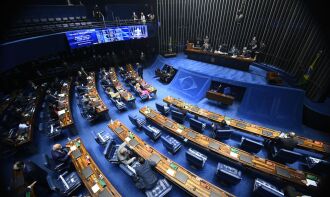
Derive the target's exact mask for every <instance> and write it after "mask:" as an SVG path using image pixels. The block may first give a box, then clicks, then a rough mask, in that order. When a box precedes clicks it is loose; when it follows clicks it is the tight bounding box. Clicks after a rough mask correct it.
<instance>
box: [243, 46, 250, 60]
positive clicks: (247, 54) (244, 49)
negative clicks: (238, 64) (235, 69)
mask: <svg viewBox="0 0 330 197" xmlns="http://www.w3.org/2000/svg"><path fill="white" fill-rule="evenodd" d="M241 56H242V57H245V58H249V57H251V54H250V52H249V51H248V50H247V47H243V50H242V54H241Z"/></svg>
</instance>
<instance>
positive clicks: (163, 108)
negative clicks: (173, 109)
mask: <svg viewBox="0 0 330 197" xmlns="http://www.w3.org/2000/svg"><path fill="white" fill-rule="evenodd" d="M156 109H157V110H158V111H159V112H160V113H162V114H163V115H164V116H166V115H167V114H168V113H169V112H170V108H169V107H167V106H166V105H163V104H160V103H156Z"/></svg>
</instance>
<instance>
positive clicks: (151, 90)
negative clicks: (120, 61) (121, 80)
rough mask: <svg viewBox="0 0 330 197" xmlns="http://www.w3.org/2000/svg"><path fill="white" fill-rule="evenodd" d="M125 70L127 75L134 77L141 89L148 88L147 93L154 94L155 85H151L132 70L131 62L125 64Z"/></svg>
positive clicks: (155, 90)
mask: <svg viewBox="0 0 330 197" xmlns="http://www.w3.org/2000/svg"><path fill="white" fill-rule="evenodd" d="M126 71H127V73H128V75H129V76H130V77H131V78H133V79H135V80H136V81H137V82H138V83H139V84H140V85H141V87H142V88H143V89H146V90H148V92H149V93H153V94H156V92H157V89H156V88H155V87H153V86H152V85H150V84H148V83H147V82H146V81H144V80H143V79H142V78H141V77H140V76H139V75H138V74H137V73H136V71H135V70H134V68H133V66H132V65H131V64H127V65H126Z"/></svg>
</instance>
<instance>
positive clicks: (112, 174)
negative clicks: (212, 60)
mask: <svg viewBox="0 0 330 197" xmlns="http://www.w3.org/2000/svg"><path fill="white" fill-rule="evenodd" d="M165 61H166V62H168V63H169V64H171V65H177V66H176V68H179V70H181V69H183V67H185V69H184V71H183V72H185V73H187V72H188V71H187V70H189V69H193V68H192V67H194V68H195V69H198V68H199V69H200V70H202V68H203V67H204V66H208V65H209V64H205V63H200V64H198V62H194V66H192V67H189V68H188V67H186V66H189V65H188V64H182V65H180V64H181V63H183V62H185V61H188V62H193V61H192V60H185V59H184V58H183V57H178V58H169V59H166V60H165V59H163V58H161V57H158V59H157V60H156V62H155V63H154V64H153V65H152V66H150V67H149V68H147V69H145V71H144V72H145V74H144V77H145V80H146V81H147V82H149V83H150V84H152V85H153V86H155V87H156V88H157V89H158V91H157V98H155V99H153V100H150V101H147V102H145V103H142V102H141V100H140V99H139V98H137V101H136V108H135V109H133V108H129V110H128V111H126V112H122V113H120V112H118V111H117V109H116V108H115V106H114V105H113V104H112V103H111V102H110V100H109V99H108V98H107V96H106V94H105V93H104V91H103V90H102V88H101V86H100V84H99V82H98V91H99V94H100V96H101V98H102V100H103V101H104V102H105V104H106V105H107V106H108V108H109V116H110V117H111V119H113V120H116V119H119V120H120V121H122V122H123V123H124V124H125V125H126V126H127V127H128V128H130V129H131V130H132V131H133V132H134V133H135V134H137V135H138V136H139V137H140V138H142V139H143V140H145V141H146V142H147V143H149V144H150V145H151V146H153V147H154V148H156V149H157V150H158V151H160V152H161V153H163V154H164V155H166V156H167V157H169V158H170V159H172V160H173V161H175V162H177V163H179V164H180V165H182V166H184V167H185V168H187V169H188V170H190V171H192V172H193V173H195V174H197V175H198V176H200V177H202V178H203V179H205V180H207V181H209V182H211V183H213V184H215V185H216V186H218V187H220V188H223V189H225V190H226V191H228V192H231V193H233V194H235V195H237V196H252V189H253V181H254V179H255V178H256V177H261V178H263V179H266V180H267V181H269V182H271V183H273V184H276V185H277V186H279V187H280V188H281V187H284V186H285V185H284V184H285V183H283V182H280V181H276V180H275V179H273V177H264V176H263V175H261V174H257V173H255V172H252V171H250V170H247V169H244V168H241V170H242V173H243V179H242V181H241V182H240V183H239V184H237V185H226V184H224V183H222V182H220V181H219V180H217V178H216V177H215V170H216V166H217V162H219V161H222V162H227V161H224V160H223V159H222V158H220V157H218V156H215V155H212V154H209V153H208V152H205V151H204V150H200V151H201V152H203V153H204V154H206V155H207V156H208V160H207V162H206V164H205V166H204V168H203V169H196V168H194V167H193V166H191V165H190V164H189V163H188V162H187V161H186V159H185V151H186V150H187V149H188V148H189V147H193V148H196V147H194V146H193V145H191V144H184V145H183V147H182V149H181V150H180V151H179V152H178V153H177V154H175V155H172V154H170V153H168V152H167V151H166V149H165V148H164V147H163V145H162V143H161V141H160V140H158V141H157V142H153V141H151V140H150V139H149V138H148V137H147V136H146V135H145V134H144V133H143V132H141V131H138V130H136V129H135V128H134V126H133V125H132V124H131V123H130V121H129V120H128V115H129V114H132V115H134V114H136V115H139V116H141V115H140V114H139V112H138V110H139V109H140V108H141V107H143V106H145V105H147V106H150V107H152V108H155V102H160V103H161V102H162V99H163V98H164V97H165V96H167V95H171V96H173V97H178V98H182V99H184V100H185V101H187V102H189V103H194V104H196V105H198V106H200V107H202V108H206V109H208V110H210V111H214V112H218V113H221V114H224V115H226V116H230V117H236V118H244V117H241V116H240V113H237V110H238V109H239V108H240V105H242V104H240V103H238V102H234V104H233V105H232V106H229V107H222V106H219V105H217V104H214V103H213V102H209V101H208V100H207V99H201V98H199V99H198V100H196V99H195V98H194V97H191V96H182V93H178V92H177V90H175V89H172V88H169V87H170V86H173V84H170V85H163V84H162V83H160V82H159V81H158V80H156V79H155V78H154V70H155V69H156V68H159V67H161V66H162V65H163V63H164V62H165ZM190 66H191V65H190ZM210 69H211V68H210ZM221 69H224V70H227V69H228V68H221ZM204 70H206V69H204ZM224 70H223V71H224ZM229 70H231V69H229ZM229 70H228V72H229V73H232V75H227V74H226V73H218V74H219V76H220V75H221V76H222V75H223V76H225V77H226V79H228V80H231V81H234V80H236V79H240V80H241V82H243V81H254V82H256V84H259V85H260V84H263V85H264V84H265V81H264V78H261V77H259V76H254V77H253V76H249V75H251V74H250V73H246V72H245V73H244V72H243V74H242V73H241V74H240V72H241V71H236V70H235V71H229ZM207 72H209V73H210V74H211V75H213V74H217V73H215V72H211V71H207ZM255 72H257V73H259V74H260V72H261V71H260V70H256V71H255ZM234 73H236V74H234ZM252 75H253V74H252ZM247 76H249V77H247ZM245 77H246V78H245ZM211 78H212V77H211ZM241 78H242V79H241ZM244 78H245V79H244ZM120 80H121V79H120ZM203 82H204V84H207V83H208V82H207V80H204V79H203ZM250 85H251V84H250ZM254 85H255V84H254ZM251 86H253V85H251ZM127 88H128V87H127ZM128 89H129V88H128ZM203 91H204V90H203ZM196 94H199V93H198V92H196ZM72 97H73V99H72V102H71V104H72V108H71V109H72V113H73V118H74V123H75V124H74V125H75V130H76V132H74V131H66V132H65V135H64V136H63V137H62V138H59V139H56V140H49V139H48V138H47V137H46V136H45V134H44V133H42V132H38V131H36V132H35V136H34V141H33V145H34V146H35V147H34V150H31V151H29V150H21V151H20V152H18V153H16V154H15V156H10V157H8V159H7V160H6V162H5V163H3V162H2V164H1V165H2V166H1V174H3V176H2V179H5V180H7V182H6V183H7V184H9V181H8V180H9V177H10V176H11V174H10V173H11V171H10V170H9V169H11V166H12V164H13V163H14V161H16V160H19V159H24V160H26V159H30V160H33V161H35V162H37V163H39V164H40V165H42V163H43V162H42V158H41V153H48V154H49V153H50V150H51V146H52V144H54V143H62V144H65V143H66V142H67V141H68V138H70V139H74V138H76V137H78V136H79V137H81V139H82V141H83V142H84V144H85V146H86V148H87V150H88V152H89V153H90V154H91V156H92V158H93V159H94V161H95V162H96V163H97V165H98V166H99V167H100V169H101V170H102V172H103V173H104V174H105V175H106V177H107V178H108V179H109V180H110V182H112V183H113V185H114V186H115V187H116V188H117V190H118V191H119V192H120V193H121V194H122V195H123V196H137V197H138V196H144V194H143V192H141V191H139V190H138V189H136V188H135V186H134V184H133V182H132V180H131V179H130V178H129V177H128V176H127V175H126V174H124V173H123V172H122V170H120V168H119V167H118V166H116V165H115V164H110V163H109V162H108V161H107V160H106V159H105V158H104V157H103V155H102V151H103V147H101V146H100V145H98V144H97V143H96V142H95V140H94V138H93V135H92V131H100V130H107V129H108V127H107V124H108V122H109V120H106V119H104V120H101V121H99V122H97V123H95V124H89V123H88V122H87V121H85V120H84V119H83V118H82V117H81V115H80V111H79V108H78V106H77V101H76V99H75V98H74V96H72ZM251 98H252V97H251ZM255 99H256V101H255V103H257V101H258V99H262V98H260V97H256V98H255ZM244 102H245V101H244V100H243V101H242V103H244ZM292 102H293V100H290V103H292ZM264 104H267V103H264ZM279 106H281V104H279ZM254 107H256V108H259V107H262V108H265V109H263V110H266V111H267V110H268V109H267V108H268V106H265V105H264V106H254ZM295 107H296V108H298V107H299V106H295ZM251 109H252V108H251ZM260 110H262V109H260ZM272 110H274V109H273V108H272ZM297 110H299V109H297ZM279 111H280V115H284V113H287V112H288V111H287V110H285V109H281V108H279ZM258 113H262V111H261V112H260V111H258ZM267 113H272V111H271V110H270V111H267ZM297 113H298V112H297ZM276 115H278V114H276ZM291 115H292V114H291ZM281 118H282V117H281ZM41 121H42V119H39V118H37V124H39V122H41ZM203 121H205V122H206V123H207V124H208V129H206V131H204V134H205V135H208V136H211V132H210V130H209V124H210V123H209V122H208V121H206V120H203ZM254 122H256V123H258V124H262V125H264V126H266V127H273V128H274V127H275V128H278V129H284V130H290V129H291V128H290V127H284V126H283V125H282V126H281V125H278V124H277V126H274V124H271V123H268V122H266V123H265V122H263V121H261V119H256V120H254ZM297 124H298V123H297ZM185 125H186V126H189V124H188V123H187V121H186V122H185ZM300 126H301V124H300ZM296 132H297V134H299V135H304V136H307V137H311V138H313V139H319V140H323V141H327V142H329V141H330V136H329V135H327V134H325V133H321V132H317V131H312V129H310V128H307V127H305V126H301V129H300V130H297V131H296ZM164 134H169V133H168V132H166V131H163V135H164ZM114 136H115V135H114ZM242 136H248V137H249V138H252V139H255V140H258V141H262V140H263V139H261V138H259V137H253V136H251V135H248V134H245V133H242V132H240V131H237V130H235V133H234V136H233V138H232V139H230V140H227V141H225V143H228V144H230V145H232V146H235V147H239V142H240V139H241V137H242ZM116 140H117V141H118V142H120V140H119V139H118V138H116ZM182 143H183V142H182ZM196 149H197V148H196ZM301 152H302V153H304V154H312V153H310V152H308V151H301ZM257 155H258V156H261V157H265V158H267V157H268V155H267V152H266V150H264V149H263V150H261V151H260V152H259V153H258V154H257ZM312 155H314V156H317V157H320V155H318V154H312ZM232 165H234V164H232ZM289 166H291V167H294V168H297V169H303V168H302V163H301V162H296V163H294V164H290V165H289ZM173 186H174V187H173V190H172V191H171V192H170V194H169V195H168V196H187V194H186V193H185V192H184V191H183V190H182V189H180V188H178V187H177V186H175V185H173Z"/></svg>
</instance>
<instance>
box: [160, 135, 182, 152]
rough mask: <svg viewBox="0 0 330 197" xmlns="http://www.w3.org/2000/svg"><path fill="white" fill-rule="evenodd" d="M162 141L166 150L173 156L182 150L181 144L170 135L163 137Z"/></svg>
mask: <svg viewBox="0 0 330 197" xmlns="http://www.w3.org/2000/svg"><path fill="white" fill-rule="evenodd" d="M161 140H162V143H163V145H164V146H165V148H166V149H167V150H168V151H170V152H171V153H172V154H175V153H176V152H177V151H178V150H179V149H180V148H181V143H180V142H179V141H177V140H176V139H175V138H173V137H171V136H169V135H167V136H165V137H164V136H161Z"/></svg>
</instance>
